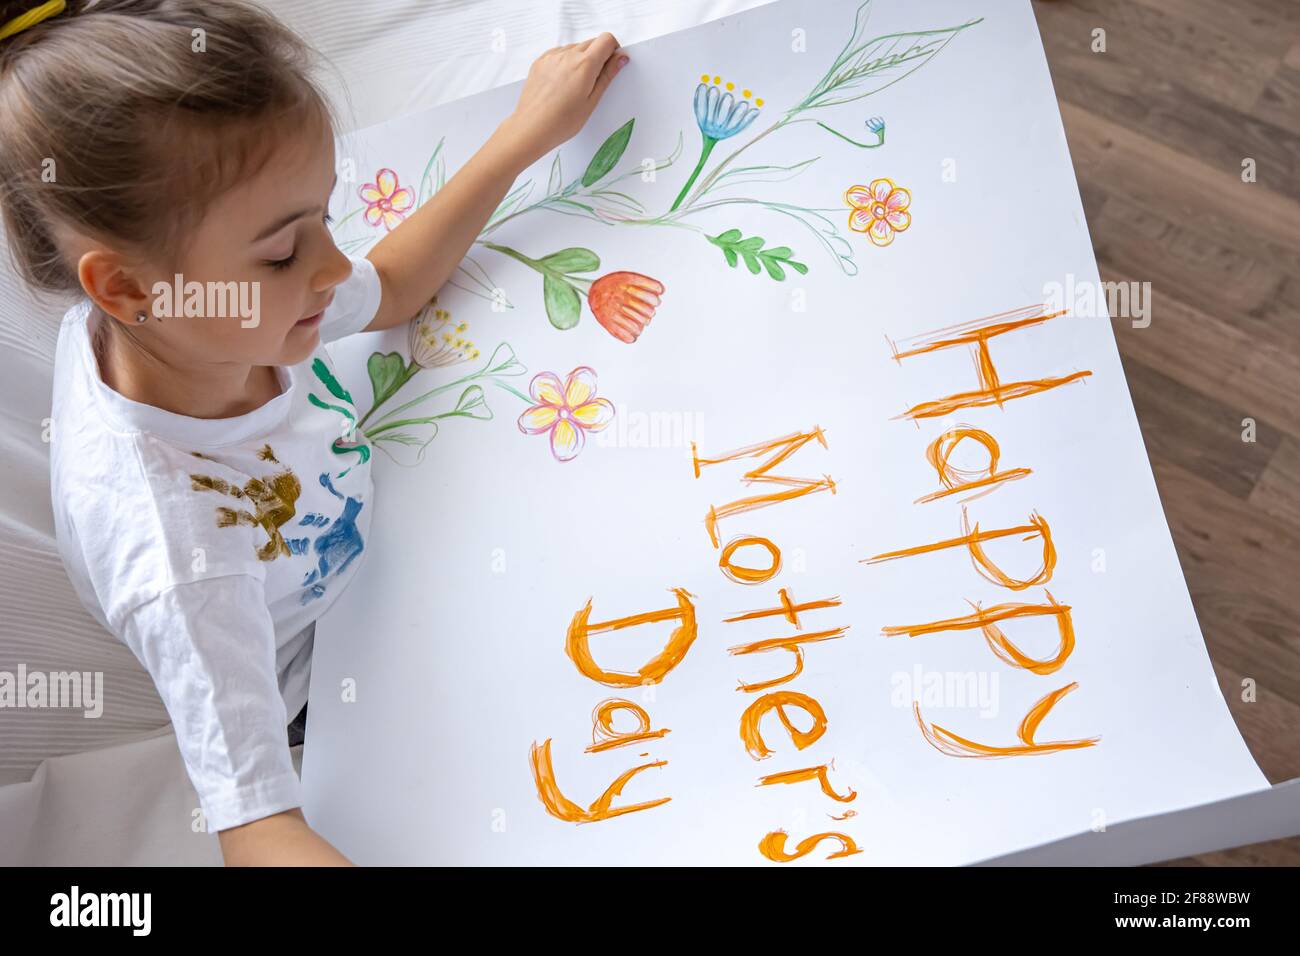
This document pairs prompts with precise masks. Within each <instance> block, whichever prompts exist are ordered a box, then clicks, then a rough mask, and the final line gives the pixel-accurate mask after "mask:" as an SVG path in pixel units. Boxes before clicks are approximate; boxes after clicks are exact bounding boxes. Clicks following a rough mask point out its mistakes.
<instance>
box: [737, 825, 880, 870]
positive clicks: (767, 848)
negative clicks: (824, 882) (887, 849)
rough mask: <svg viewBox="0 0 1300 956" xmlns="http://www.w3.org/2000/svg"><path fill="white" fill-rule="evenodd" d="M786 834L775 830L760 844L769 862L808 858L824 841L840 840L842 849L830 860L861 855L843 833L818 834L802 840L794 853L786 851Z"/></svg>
mask: <svg viewBox="0 0 1300 956" xmlns="http://www.w3.org/2000/svg"><path fill="white" fill-rule="evenodd" d="M786 836H787V834H786V832H785V831H784V830H774V831H773V832H771V833H769V834H768V835H767V836H765V837H763V839H762V840H760V841H759V843H758V852H759V853H761V854H763V856H765V857H767V858H768V859H769V860H775V861H776V862H777V863H789V862H790V861H791V860H797V859H799V857H801V856H807V855H808V854H809V853H811V852H812V851H813V850H814V849H816V848H817V844H818V843H821V841H822V840H838V841H839V844H840V849H839V850H838V851H836V852H835V853H832V854H830V856H828V857H826V859H828V860H838V859H839V858H840V857H844V856H852V855H853V854H854V853H861V852H862V851H861V850H859V849H858V845H857V844H856V843H854V842H853V838H852V837H849V836H845V835H844V834H843V833H816V834H814V835H812V836H810V837H808V838H806V839H804V840H800V841H799V843H798V845H797V846H796V847H795V851H794V852H793V853H787V852H786V851H785V840H786Z"/></svg>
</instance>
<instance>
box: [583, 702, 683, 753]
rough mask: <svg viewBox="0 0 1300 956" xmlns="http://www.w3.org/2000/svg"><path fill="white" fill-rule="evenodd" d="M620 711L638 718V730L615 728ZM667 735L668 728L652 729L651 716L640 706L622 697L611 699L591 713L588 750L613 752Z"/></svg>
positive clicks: (598, 705)
mask: <svg viewBox="0 0 1300 956" xmlns="http://www.w3.org/2000/svg"><path fill="white" fill-rule="evenodd" d="M619 711H626V712H627V713H630V714H631V715H632V716H633V717H635V718H636V722H637V727H636V730H628V731H624V730H618V729H617V728H615V726H614V715H615V714H616V713H618V712H619ZM667 733H669V731H668V729H667V728H664V729H663V730H651V729H650V715H649V714H648V713H646V710H645V708H644V707H642V706H641V705H640V704H634V703H632V701H630V700H623V699H622V698H620V697H611V698H609V699H608V700H602V701H601V702H600V703H599V704H597V705H596V709H595V710H593V711H592V712H591V746H590V747H588V748H587V753H589V754H593V753H600V752H601V751H602V750H611V749H612V748H614V747H626V746H627V745H628V744H634V743H637V742H638V741H642V740H651V739H654V738H656V737H663V736H664V735H666V734H667Z"/></svg>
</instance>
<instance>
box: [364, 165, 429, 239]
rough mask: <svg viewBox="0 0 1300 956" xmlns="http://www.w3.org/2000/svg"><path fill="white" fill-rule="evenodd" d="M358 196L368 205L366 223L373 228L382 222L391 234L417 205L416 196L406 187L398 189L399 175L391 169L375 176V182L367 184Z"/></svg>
mask: <svg viewBox="0 0 1300 956" xmlns="http://www.w3.org/2000/svg"><path fill="white" fill-rule="evenodd" d="M357 194H358V195H360V196H361V198H362V199H363V200H365V203H366V213H365V218H366V222H367V223H368V224H369V225H372V226H377V225H379V224H380V223H381V222H382V223H383V224H384V228H385V229H386V230H388V231H389V232H392V231H393V230H394V229H396V228H397V226H398V225H399V224H400V223H401V221H402V220H403V219H405V218H406V215H405V214H406V212H407V211H408V210H410V208H411V207H412V206H414V205H415V194H414V193H412V192H411V191H410V190H409V189H407V188H406V187H405V186H403V187H401V188H398V185H397V173H395V172H393V171H392V170H391V169H381V170H380V171H379V172H377V173H376V174H375V181H374V182H373V183H366V184H365V185H364V186H362V187H361V188H360V189H359V190H357Z"/></svg>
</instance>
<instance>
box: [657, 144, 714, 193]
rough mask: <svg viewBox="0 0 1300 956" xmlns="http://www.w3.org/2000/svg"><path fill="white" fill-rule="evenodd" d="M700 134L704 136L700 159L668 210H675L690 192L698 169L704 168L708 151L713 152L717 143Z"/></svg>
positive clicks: (698, 173) (697, 174)
mask: <svg viewBox="0 0 1300 956" xmlns="http://www.w3.org/2000/svg"><path fill="white" fill-rule="evenodd" d="M700 135H701V136H703V137H704V148H703V149H702V150H701V151H700V161H699V162H698V163H696V164H695V168H694V169H692V170H691V175H690V178H689V179H687V180H686V185H685V186H683V187H682V191H681V192H679V193H678V194H677V199H676V200H675V201H674V202H673V205H672V208H670V209H669V210H668V211H669V212H676V210H677V207H678V206H680V205H681V204H682V200H683V199H685V198H686V194H687V193H688V192H690V191H691V187H692V186H693V185H695V179H696V177H697V176H699V175H700V170H702V169H703V168H704V164H705V162H707V161H708V158H709V153H711V152H713V147H714V146H717V145H718V141H717V140H716V139H714V138H713V137H712V136H709V135H707V134H705V133H701V134H700Z"/></svg>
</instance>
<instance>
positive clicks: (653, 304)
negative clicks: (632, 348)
mask: <svg viewBox="0 0 1300 956" xmlns="http://www.w3.org/2000/svg"><path fill="white" fill-rule="evenodd" d="M663 294H664V284H663V283H662V282H660V281H659V280H658V279H652V278H650V276H644V275H641V274H640V273H639V272H611V273H609V274H608V275H603V276H601V277H600V278H599V279H597V280H596V281H595V282H593V283H592V284H591V288H590V289H588V290H587V304H588V305H589V306H591V313H592V315H594V316H595V317H596V321H597V322H599V323H600V324H601V327H602V328H604V330H605V331H606V332H608V333H609V334H610V335H612V336H614V338H616V339H618V340H619V341H620V342H626V343H627V344H629V345H631V344H632V343H633V342H635V341H636V340H637V336H639V335H640V334H641V332H642V330H643V329H644V328H645V327H646V326H647V325H648V324H649V323H650V320H651V319H652V318H654V314H655V309H657V308H658V307H659V297H660V296H661V295H663Z"/></svg>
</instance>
